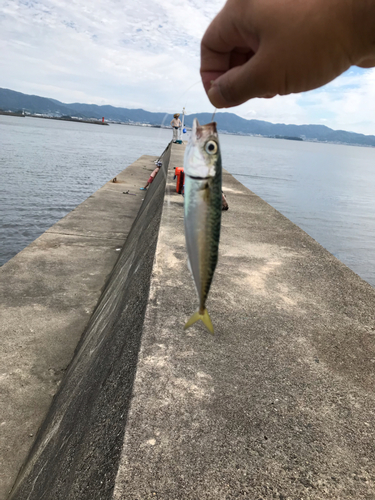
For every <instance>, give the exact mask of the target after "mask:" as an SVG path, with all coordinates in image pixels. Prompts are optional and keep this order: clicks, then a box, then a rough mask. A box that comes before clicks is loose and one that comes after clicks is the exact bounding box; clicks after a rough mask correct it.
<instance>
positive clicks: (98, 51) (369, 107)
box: [0, 0, 375, 134]
mask: <svg viewBox="0 0 375 500" xmlns="http://www.w3.org/2000/svg"><path fill="white" fill-rule="evenodd" d="M224 3H225V2H224V0H200V1H198V0H173V1H172V0H126V2H124V1H119V0H106V1H104V0H91V1H90V2H88V1H87V0H71V1H69V2H68V1H66V0H39V1H37V0H0V64H1V67H2V75H1V78H0V86H2V87H7V88H11V89H14V90H19V91H21V92H25V93H34V94H38V95H43V96H46V97H52V98H56V99H59V100H61V101H63V102H74V101H80V102H92V103H96V104H112V105H114V106H123V107H141V108H144V109H147V110H150V111H166V112H173V111H176V110H180V109H181V108H182V107H183V106H186V108H187V112H201V111H208V112H211V111H213V109H212V105H211V104H210V103H209V101H208V99H207V97H206V95H205V93H204V90H203V87H202V85H201V83H200V76H199V65H200V61H199V52H200V48H199V46H200V40H201V38H202V35H203V33H204V31H205V29H206V28H207V26H208V24H209V23H210V21H211V20H212V19H213V18H214V16H215V14H216V13H217V12H218V11H219V10H220V9H221V8H222V6H223V5H224ZM374 83H375V70H367V71H365V70H359V69H351V70H349V71H348V72H347V73H346V74H345V75H343V76H341V77H340V78H338V79H336V80H335V81H334V82H332V83H331V84H329V85H327V86H325V87H323V88H322V89H319V90H318V91H313V92H309V93H306V94H301V95H291V96H286V97H283V98H281V97H276V98H274V99H270V100H262V99H254V100H252V101H250V102H248V103H246V104H244V105H242V106H239V107H237V108H235V109H233V110H232V111H234V112H236V113H238V114H239V115H241V116H243V117H245V118H255V119H259V120H267V121H271V122H274V123H276V122H279V123H280V122H282V123H296V124H302V123H323V122H324V123H325V124H326V125H328V126H330V127H332V128H341V129H346V130H354V131H359V132H363V133H374V134H375V127H374V122H373V116H374V111H375V108H374V106H375V99H374V97H375V95H374V94H375V85H374Z"/></svg>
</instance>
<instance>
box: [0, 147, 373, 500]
mask: <svg viewBox="0 0 375 500" xmlns="http://www.w3.org/2000/svg"><path fill="white" fill-rule="evenodd" d="M183 152H184V146H180V145H173V147H172V148H171V151H168V153H167V155H166V158H165V161H164V166H163V167H164V170H163V174H164V172H165V173H167V168H168V164H169V170H168V178H167V182H166V183H165V176H164V175H161V174H159V175H158V176H157V177H156V179H155V182H154V183H153V184H152V185H151V188H152V189H150V190H149V191H148V192H147V196H146V198H145V200H144V202H143V203H142V206H141V208H140V210H139V213H138V215H137V217H136V219H135V221H134V223H133V226H132V229H131V231H130V233H129V235H128V237H127V238H126V241H125V244H124V246H123V248H122V251H121V255H120V257H119V259H118V261H117V263H116V265H115V267H114V268H113V271H112V273H111V276H110V278H109V280H108V281H107V284H106V287H105V289H104V290H103V293H102V295H101V298H100V300H99V303H98V305H97V307H96V309H95V311H94V313H93V315H92V316H91V318H90V320H89V321H88V320H87V319H86V323H84V321H83V320H81V323H79V326H80V327H82V326H83V329H84V324H87V326H86V329H85V331H84V334H83V336H82V339H81V341H80V343H79V345H78V348H77V349H76V352H75V355H74V357H73V360H72V362H71V363H70V365H69V368H68V369H67V371H66V372H65V374H64V376H63V377H62V379H61V377H60V379H61V384H60V386H59V389H58V392H57V394H56V396H55V397H54V399H53V401H52V404H51V399H52V398H51V396H52V394H50V395H49V399H48V398H47V397H45V403H44V410H43V411H41V412H40V415H39V420H35V422H37V425H39V423H38V422H41V421H42V420H43V419H42V417H43V415H45V414H46V408H47V407H48V406H49V411H48V414H47V416H46V418H45V419H44V423H43V425H42V426H41V428H40V430H39V433H38V436H37V438H36V441H35V443H34V446H33V448H32V450H31V453H30V454H29V457H28V460H27V461H26V462H25V464H24V467H23V469H22V470H21V473H20V474H19V476H18V480H17V483H16V485H15V487H14V489H13V493H12V495H11V497H10V498H11V499H12V500H16V499H17V500H26V499H28V500H42V499H47V500H49V499H51V500H52V499H53V500H60V499H61V500H62V499H64V500H67V499H68V500H73V499H80V500H81V499H82V500H83V499H84V500H86V499H87V500H89V499H90V500H92V499H101V500H103V499H108V500H109V499H111V500H112V499H116V500H120V499H121V500H123V499H126V500H136V499H137V500H145V499H154V498H158V499H159V500H176V499H194V500H195V499H197V500H198V499H199V500H201V499H210V500H211V499H212V500H214V499H215V500H217V499H223V500H224V499H226V500H227V499H228V500H229V499H235V498H242V499H248V500H260V499H263V500H271V499H278V500H296V499H299V500H302V499H304V500H306V499H314V500H318V499H324V500H326V499H335V500H349V499H356V500H357V499H366V500H373V499H375V451H374V450H375V442H374V433H373V429H374V425H375V410H374V408H375V322H374V316H375V290H374V289H373V288H372V287H371V286H370V285H368V284H367V283H366V282H364V281H363V280H362V279H361V278H359V277H358V276H357V275H356V274H355V273H353V272H352V271H351V270H349V269H348V268H347V267H346V266H344V265H343V264H342V263H341V262H339V261H338V260H337V259H336V258H335V257H333V256H332V255H331V254H330V253H329V252H328V251H326V250H325V249H324V248H322V247H321V246H320V245H319V244H318V243H317V242H316V241H314V240H313V239H312V238H311V237H309V236H308V235H307V234H306V233H304V232H303V231H302V230H301V229H300V228H298V227H297V226H295V225H294V224H293V223H291V222H290V221H289V220H288V219H286V218H285V217H284V216H282V215H281V214H280V213H279V212H277V211H276V210H274V209H273V208H272V207H270V206H269V205H268V204H267V203H265V202H264V201H263V200H261V199H260V198H259V197H257V196H256V195H254V194H253V193H252V192H251V191H249V190H248V189H246V188H245V187H244V186H243V185H242V184H241V183H239V182H238V181H236V180H235V179H234V178H233V177H232V176H231V175H229V174H228V173H224V177H223V189H224V192H225V193H226V194H227V197H228V202H229V211H228V212H224V213H223V222H222V236H221V243H220V257H219V264H218V267H217V270H216V273H215V277H214V282H213V285H212V289H211V292H210V296H209V300H208V303H207V307H208V310H209V312H210V315H211V318H212V321H213V324H214V327H215V332H216V334H215V336H212V335H210V334H209V333H208V332H207V331H206V330H205V328H204V327H203V325H200V324H197V325H194V326H193V327H191V328H190V329H189V330H187V331H186V332H184V331H183V326H184V323H185V321H186V319H187V318H188V317H189V316H190V315H191V314H192V312H193V311H194V310H195V309H196V307H197V298H196V294H195V290H194V285H193V280H192V278H191V276H190V274H189V271H188V269H187V266H186V251H185V243H184V234H183V198H182V197H181V196H180V195H178V194H177V193H176V192H175V189H174V186H175V183H174V181H173V171H174V167H176V166H178V165H180V164H181V163H182V158H183ZM169 154H170V157H169ZM127 171H128V169H127V170H125V172H124V175H126V173H127ZM143 179H144V177H143ZM138 184H139V181H138ZM113 186H116V185H115V184H114V185H113ZM111 188H112V186H111ZM105 194H106V193H105V192H103V196H104V197H105ZM124 197H125V195H124ZM134 198H135V197H134ZM73 213H74V212H73ZM71 215H72V214H71ZM68 217H69V216H68ZM87 220H88V219H87ZM43 236H45V235H43ZM47 236H48V235H47ZM96 236H97V235H96ZM49 237H51V236H49ZM42 238H43V237H42ZM37 242H38V240H37V241H36V242H35V244H37ZM116 244H117V240H116ZM115 247H116V245H113V247H111V248H112V249H114V250H115V249H116V248H115ZM26 251H27V249H26V250H25V252H26ZM107 251H108V254H110V251H109V248H107ZM48 252H49V250H47V249H46V254H48ZM110 255H112V254H110ZM45 258H47V257H45ZM17 259H21V260H20V264H19V265H21V261H22V253H21V254H19V256H17ZM111 259H112V260H111ZM13 260H14V259H12V261H13ZM12 261H10V263H9V264H7V266H11V268H12V266H13V265H14V264H12ZM114 261H115V259H114V257H108V267H110V265H112V266H113V264H114ZM94 262H95V256H93V259H92V260H90V267H91V268H92V267H93V266H95V264H94ZM4 267H5V266H4ZM3 269H4V268H2V269H1V270H0V273H1V272H2V271H3ZM29 269H30V266H29ZM107 269H108V268H107ZM5 270H7V268H5ZM7 272H8V274H7V279H6V280H3V279H2V280H1V282H2V284H3V285H2V286H4V294H5V295H7V294H8V293H10V285H9V284H8V285H7V284H6V283H5V281H7V282H8V281H9V279H10V277H11V274H10V273H9V271H7ZM104 275H105V272H103V276H104ZM1 278H3V276H1ZM27 278H28V277H27ZM27 278H25V279H24V280H21V283H20V285H18V284H17V280H16V279H15V278H14V276H13V286H14V287H15V288H18V286H19V287H20V294H19V295H17V296H15V298H14V299H13V302H12V303H13V305H14V300H18V302H19V303H22V297H23V294H25V291H23V292H22V290H27V285H29V286H30V281H29V279H27ZM82 279H83V278H82V277H79V276H78V277H76V281H73V282H72V283H73V284H74V283H77V284H76V285H75V287H76V288H77V289H78V290H80V295H79V299H74V297H73V296H72V297H71V298H70V301H69V304H68V306H67V309H69V308H74V307H77V304H79V303H80V302H81V300H84V296H85V294H86V293H88V292H87V290H86V289H85V290H81V288H80V286H83V285H82ZM4 283H5V284H4ZM46 285H48V283H47V284H46ZM7 286H8V288H7ZM68 286H69V283H67V284H66V287H67V288H68ZM21 288H22V290H21ZM47 289H48V287H47ZM51 294H52V293H51ZM40 295H43V294H42V293H41V294H40ZM98 295H99V287H98V288H97V291H96V296H95V297H94V295H92V302H91V307H92V309H91V311H92V310H93V309H94V299H95V298H96V300H97V299H98ZM58 298H59V296H56V297H55V298H54V300H58ZM51 300H52V298H51ZM10 308H11V305H10V303H9V304H6V305H5V308H4V311H5V314H7V317H10V318H11V317H12V314H11V313H12V311H11V310H10ZM33 310H34V309H31V310H30V312H29V318H30V320H29V321H31V319H32V318H33V314H34V313H33ZM36 310H37V309H36ZM91 311H90V312H91ZM52 312H53V311H52ZM87 315H88V316H89V313H87ZM55 316H57V317H58V315H57V314H56V315H53V314H52V313H51V314H50V316H48V315H47V318H48V317H49V320H50V321H51V322H52V321H55ZM22 318H23V316H22V317H21V316H19V317H18V318H16V319H15V320H14V323H13V328H16V325H20V324H21V325H23V323H24V321H23V320H22ZM4 324H7V323H6V322H4ZM17 328H19V326H18V327H17ZM75 330H76V331H78V330H79V328H76V329H75ZM9 331H10V332H12V331H13V330H12V329H10V330H9ZM9 335H12V333H10V334H9ZM18 337H19V335H18V334H13V338H14V341H13V344H12V346H13V347H12V349H13V351H12V352H13V358H12V359H14V360H15V359H16V358H17V355H18V354H19V352H20V351H18V349H19V348H18V343H17V339H18ZM76 340H77V339H76ZM55 342H57V341H55ZM63 343H64V342H62V341H61V340H60V341H59V343H58V345H57V346H56V351H55V354H54V358H52V359H58V353H59V350H60V349H62V346H61V344H63ZM30 344H32V341H30V342H29V345H30ZM71 344H72V345H73V344H74V341H71ZM33 348H34V351H33V357H32V360H31V361H29V363H30V366H31V365H32V366H31V368H30V370H29V372H30V373H31V374H33V373H34V372H33V370H34V369H35V366H38V362H40V363H44V361H43V359H42V358H41V357H38V353H37V348H38V346H36V347H35V346H34V347H33ZM9 349H11V348H9ZM73 349H74V347H73ZM71 356H72V350H70V351H69V353H67V354H66V355H65V358H66V360H67V361H68V362H69V359H70V358H71ZM68 358H69V359H68ZM10 364H11V363H9V367H8V370H9V372H10V371H11V367H10ZM66 364H67V363H65V366H66ZM48 366H50V365H48ZM52 366H54V365H52ZM14 371H15V370H14ZM7 373H8V372H5V370H4V374H5V375H6V376H7ZM16 373H18V372H16ZM8 378H9V377H8ZM36 378H37V377H36ZM48 383H49V384H51V382H48ZM48 383H47V384H46V385H47V387H50V385H48ZM12 384H13V385H12ZM12 387H15V388H17V386H16V385H15V383H14V381H10V382H9V385H8V392H9V394H11V392H12ZM18 391H19V395H18V399H19V400H22V393H21V392H22V390H21V389H18ZM34 391H36V389H34ZM15 392H16V391H15ZM52 392H53V391H51V393H52ZM47 393H48V391H47ZM4 402H5V403H6V401H5V400H4ZM36 403H37V398H34V400H31V403H30V408H31V409H33V410H34V411H35V406H36ZM32 405H34V407H33V406H32ZM14 411H17V407H15V410H13V412H14ZM30 413H32V411H30ZM26 418H29V417H28V416H27V415H26V414H25V415H20V416H19V419H18V427H22V425H25V422H26V421H27V420H26ZM9 419H10V420H11V416H10V417H9ZM34 428H35V423H34ZM34 428H33V429H34ZM9 436H10V434H9ZM25 439H26V436H25ZM31 439H33V438H31ZM26 449H27V447H26V446H24V451H25V450H26ZM7 453H8V455H7V456H8V457H10V458H11V457H12V453H11V452H10V451H9V450H8V452H7ZM19 465H20V458H19V457H18V462H17V461H14V463H13V466H12V467H9V468H8V471H9V472H10V473H11V474H12V473H13V476H12V477H13V478H14V477H15V474H16V473H17V472H18V469H17V470H15V469H16V468H17V467H19Z"/></svg>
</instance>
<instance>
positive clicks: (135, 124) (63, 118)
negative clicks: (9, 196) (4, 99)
mask: <svg viewBox="0 0 375 500" xmlns="http://www.w3.org/2000/svg"><path fill="white" fill-rule="evenodd" d="M0 115H5V116H16V117H18V118H25V117H26V118H44V119H45V120H58V121H67V122H75V123H92V124H94V125H106V126H108V125H128V126H131V127H143V128H162V129H169V128H170V127H166V126H162V125H156V124H151V123H126V122H120V121H115V120H109V121H108V122H102V121H100V120H96V121H94V120H83V119H82V120H80V119H79V118H71V117H64V116H62V117H56V116H39V115H31V114H27V115H23V114H21V113H15V112H12V111H3V110H0ZM186 128H187V130H188V131H190V130H191V128H190V127H186ZM219 133H221V134H225V135H234V136H235V135H238V136H241V137H259V138H261V139H279V140H280V139H283V140H288V141H291V140H292V141H296V142H309V143H315V144H336V145H337V146H356V147H361V148H374V147H375V146H371V145H370V144H355V143H352V142H334V141H327V140H324V141H319V140H316V139H306V138H302V137H295V136H280V135H273V136H271V135H260V134H247V133H241V132H228V131H227V130H220V129H219Z"/></svg>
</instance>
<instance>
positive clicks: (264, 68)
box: [200, 0, 375, 108]
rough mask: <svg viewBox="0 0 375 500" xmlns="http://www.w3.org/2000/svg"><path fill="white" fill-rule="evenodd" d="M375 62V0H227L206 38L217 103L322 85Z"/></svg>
mask: <svg viewBox="0 0 375 500" xmlns="http://www.w3.org/2000/svg"><path fill="white" fill-rule="evenodd" d="M353 65H355V66H359V67H361V68H370V67H375V0H366V1H362V0H348V1H347V0H346V1H343V0H304V1H300V0H285V1H283V2H280V0H228V1H227V3H226V4H225V6H224V8H223V9H222V10H221V12H219V14H218V15H217V16H216V17H215V18H214V20H213V21H212V22H211V24H210V25H209V27H208V28H207V31H206V33H205V34H204V36H203V39H202V42H201V70H200V71H201V77H202V82H203V86H204V88H205V90H206V93H207V95H208V98H209V99H210V101H211V103H212V104H213V105H214V106H215V107H216V108H229V107H232V106H237V105H239V104H242V103H244V102H246V101H248V100H249V99H253V98H255V97H264V98H271V97H274V96H275V95H287V94H292V93H299V92H305V91H308V90H312V89H316V88H318V87H321V86H322V85H325V84H326V83H329V82H330V81H331V80H333V79H334V78H336V77H337V76H339V75H341V74H342V73H343V72H344V71H346V70H347V69H348V68H350V67H351V66H353Z"/></svg>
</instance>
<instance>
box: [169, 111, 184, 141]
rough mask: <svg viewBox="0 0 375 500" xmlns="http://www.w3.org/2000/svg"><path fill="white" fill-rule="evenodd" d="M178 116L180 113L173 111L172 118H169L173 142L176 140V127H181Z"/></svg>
mask: <svg viewBox="0 0 375 500" xmlns="http://www.w3.org/2000/svg"><path fill="white" fill-rule="evenodd" d="M179 116H180V113H175V114H174V115H173V119H172V120H171V126H172V129H173V142H177V138H178V136H177V133H178V129H179V128H181V127H182V123H181V120H180V118H179Z"/></svg>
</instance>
